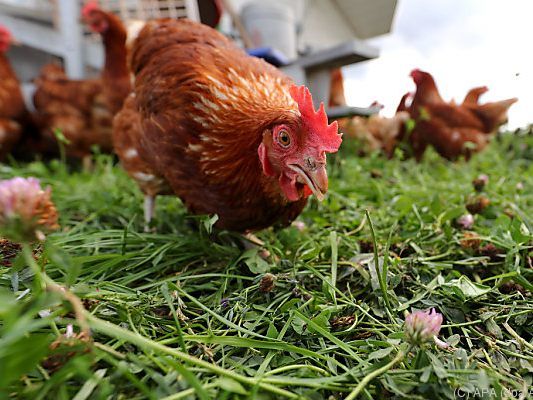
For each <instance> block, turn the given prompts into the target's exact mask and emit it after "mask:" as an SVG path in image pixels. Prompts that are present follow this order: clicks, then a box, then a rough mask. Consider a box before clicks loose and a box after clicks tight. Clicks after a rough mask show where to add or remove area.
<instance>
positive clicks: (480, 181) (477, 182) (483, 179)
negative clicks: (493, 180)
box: [472, 174, 489, 192]
mask: <svg viewBox="0 0 533 400" xmlns="http://www.w3.org/2000/svg"><path fill="white" fill-rule="evenodd" d="M487 183H489V177H488V175H485V174H481V175H479V176H478V177H477V178H476V179H474V180H473V181H472V185H473V186H474V189H476V192H481V191H482V190H483V189H484V188H485V186H487Z"/></svg>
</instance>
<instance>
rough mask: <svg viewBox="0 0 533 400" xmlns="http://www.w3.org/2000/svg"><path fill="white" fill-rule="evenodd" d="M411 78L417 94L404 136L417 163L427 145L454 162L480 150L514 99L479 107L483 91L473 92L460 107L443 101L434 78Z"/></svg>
mask: <svg viewBox="0 0 533 400" xmlns="http://www.w3.org/2000/svg"><path fill="white" fill-rule="evenodd" d="M411 77H412V78H413V80H414V82H415V84H416V92H415V93H414V95H413V96H412V101H411V104H410V105H409V106H406V105H403V106H402V104H401V105H400V107H399V108H402V107H403V108H407V109H408V111H409V113H410V115H411V117H412V118H413V119H414V120H415V126H414V129H413V130H412V132H410V133H409V134H408V135H407V136H408V137H407V140H408V141H409V142H410V143H411V147H412V150H413V153H414V156H415V157H416V158H417V159H418V160H420V159H421V157H422V155H423V153H424V151H425V149H426V147H427V145H428V144H431V145H432V146H433V147H434V148H435V150H436V151H437V152H438V153H439V154H440V155H441V156H443V157H445V158H447V159H449V160H454V159H457V158H458V157H459V156H465V158H467V159H468V158H469V157H470V156H471V154H472V153H473V152H476V151H480V150H482V149H483V148H484V147H485V146H486V145H487V143H488V142H489V140H490V133H492V132H494V131H495V130H496V129H497V128H498V127H499V126H500V125H501V124H502V123H504V122H505V121H506V119H507V111H508V109H509V107H510V106H511V105H512V104H513V103H514V102H516V101H517V100H516V99H509V100H504V101H500V102H493V103H485V104H479V103H478V99H479V96H480V95H481V94H482V93H484V92H485V91H486V88H484V87H479V88H474V89H472V90H471V91H470V92H469V93H468V94H467V96H466V98H465V101H464V102H463V104H461V105H457V104H455V103H454V102H448V103H447V102H445V101H444V100H443V99H442V97H441V95H440V93H439V91H438V89H437V86H436V84H435V80H434V79H433V77H432V76H431V75H430V74H429V73H427V72H424V71H420V70H413V71H412V72H411Z"/></svg>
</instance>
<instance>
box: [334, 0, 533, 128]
mask: <svg viewBox="0 0 533 400" xmlns="http://www.w3.org/2000/svg"><path fill="white" fill-rule="evenodd" d="M532 20H533V1H531V0H505V1H503V0H399V1H398V6H397V9H396V14H395V17H394V22H393V26H392V31H391V33H390V34H387V35H383V36H380V37H377V38H373V39H370V40H368V43H369V44H371V45H373V46H376V47H377V48H378V49H380V57H379V58H377V59H375V60H371V61H366V62H363V63H359V64H355V65H352V66H349V67H346V68H345V69H344V76H345V91H346V97H347V100H348V103H349V104H351V105H354V106H367V105H369V104H370V103H372V102H373V101H374V100H377V101H379V102H380V103H381V104H383V105H385V109H384V110H383V111H382V114H383V115H389V116H390V115H392V114H393V113H394V111H395V109H396V106H397V104H398V102H399V100H400V98H401V96H402V95H403V94H404V93H406V92H408V91H412V90H413V89H414V84H413V82H412V80H411V78H409V72H410V71H411V70H412V69H414V68H420V69H422V70H425V71H428V72H430V73H431V74H432V75H433V76H434V77H435V80H436V82H437V86H438V88H439V91H440V92H441V94H442V96H443V97H444V98H445V99H448V100H451V99H452V98H453V99H456V100H458V101H460V100H462V98H463V96H464V95H465V94H466V92H467V91H468V89H470V88H471V87H474V86H481V85H486V86H488V88H489V91H488V92H487V93H486V94H484V95H483V97H482V98H481V102H484V101H493V100H503V99H506V98H510V97H518V99H519V101H518V103H516V104H514V105H513V106H512V107H511V110H510V111H509V124H508V126H509V128H511V129H514V128H516V127H521V126H526V125H528V124H529V123H533V43H532V42H533V27H532V25H531V21H532Z"/></svg>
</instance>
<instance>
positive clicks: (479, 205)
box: [466, 196, 490, 214]
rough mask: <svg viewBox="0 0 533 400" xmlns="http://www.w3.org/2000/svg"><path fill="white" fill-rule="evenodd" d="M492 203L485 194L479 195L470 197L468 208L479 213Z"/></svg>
mask: <svg viewBox="0 0 533 400" xmlns="http://www.w3.org/2000/svg"><path fill="white" fill-rule="evenodd" d="M489 205H490V200H489V199H488V198H487V197H485V196H477V197H474V198H470V199H468V201H467V203H466V209H467V210H468V212H470V213H471V214H479V213H481V212H482V211H483V210H484V209H485V208H487V207H488V206H489Z"/></svg>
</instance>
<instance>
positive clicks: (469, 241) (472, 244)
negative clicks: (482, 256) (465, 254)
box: [459, 231, 481, 250]
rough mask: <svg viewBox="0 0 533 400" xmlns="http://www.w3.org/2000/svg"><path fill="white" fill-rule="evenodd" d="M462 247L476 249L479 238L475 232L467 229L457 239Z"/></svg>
mask: <svg viewBox="0 0 533 400" xmlns="http://www.w3.org/2000/svg"><path fill="white" fill-rule="evenodd" d="M459 243H460V244H461V247H462V248H463V249H471V250H477V249H479V246H481V239H480V238H479V236H478V234H477V233H476V232H470V231H467V232H465V233H463V238H462V239H461V240H460V241H459Z"/></svg>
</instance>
